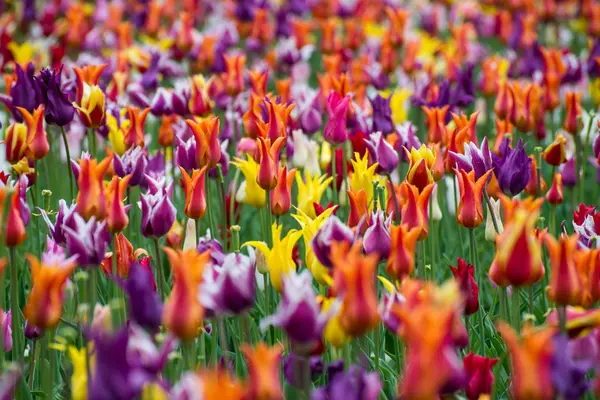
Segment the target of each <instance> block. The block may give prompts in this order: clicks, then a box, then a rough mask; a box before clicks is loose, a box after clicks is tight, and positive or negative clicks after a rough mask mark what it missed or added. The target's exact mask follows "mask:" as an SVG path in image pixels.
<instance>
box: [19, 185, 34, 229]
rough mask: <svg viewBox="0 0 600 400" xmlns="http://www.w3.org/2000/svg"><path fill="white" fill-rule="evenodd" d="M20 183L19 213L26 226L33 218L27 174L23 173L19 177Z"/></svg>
mask: <svg viewBox="0 0 600 400" xmlns="http://www.w3.org/2000/svg"><path fill="white" fill-rule="evenodd" d="M18 184H19V214H21V219H22V220H23V224H24V225H25V227H27V226H28V225H29V221H30V219H31V211H30V210H29V204H28V203H27V188H28V187H29V179H28V178H27V175H25V174H22V175H21V176H20V177H19V179H18Z"/></svg>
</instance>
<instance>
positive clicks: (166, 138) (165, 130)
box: [158, 114, 177, 147]
mask: <svg viewBox="0 0 600 400" xmlns="http://www.w3.org/2000/svg"><path fill="white" fill-rule="evenodd" d="M176 122H177V115H175V114H172V115H164V116H163V117H162V118H161V120H160V127H159V128H158V144H159V145H161V146H162V147H171V146H172V145H173V139H175V130H174V129H173V125H175V123H176Z"/></svg>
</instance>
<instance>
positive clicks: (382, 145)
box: [365, 132, 399, 175]
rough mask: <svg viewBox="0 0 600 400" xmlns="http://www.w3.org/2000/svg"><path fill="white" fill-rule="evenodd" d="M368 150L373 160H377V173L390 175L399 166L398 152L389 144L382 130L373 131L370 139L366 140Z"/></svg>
mask: <svg viewBox="0 0 600 400" xmlns="http://www.w3.org/2000/svg"><path fill="white" fill-rule="evenodd" d="M365 144H366V145H367V151H368V152H369V157H370V158H371V161H372V162H377V173H379V174H385V175H389V174H391V173H392V172H393V171H394V170H395V169H396V167H397V166H398V162H399V158H398V153H397V152H396V150H394V148H393V147H392V145H391V144H389V143H388V142H387V141H386V140H385V139H384V137H383V135H382V134H381V132H373V133H371V135H370V136H369V139H368V140H365Z"/></svg>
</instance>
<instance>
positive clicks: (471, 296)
mask: <svg viewBox="0 0 600 400" xmlns="http://www.w3.org/2000/svg"><path fill="white" fill-rule="evenodd" d="M450 269H451V270H452V275H454V279H456V281H457V282H458V285H459V287H460V292H461V293H462V295H463V297H464V299H465V308H464V314H465V315H471V314H475V313H476V312H477V310H479V286H478V285H477V282H476V281H475V278H474V274H475V267H474V266H473V265H472V264H467V262H466V261H465V260H463V259H462V258H460V257H458V265H457V266H456V267H453V266H452V265H450Z"/></svg>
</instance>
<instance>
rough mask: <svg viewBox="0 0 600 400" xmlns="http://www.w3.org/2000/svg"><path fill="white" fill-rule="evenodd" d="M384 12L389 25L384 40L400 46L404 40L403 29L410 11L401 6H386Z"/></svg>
mask: <svg viewBox="0 0 600 400" xmlns="http://www.w3.org/2000/svg"><path fill="white" fill-rule="evenodd" d="M385 13H386V15H387V16H388V18H389V20H390V26H389V28H388V30H387V34H386V35H385V36H384V40H385V41H386V42H388V43H390V44H391V45H392V46H394V47H400V46H402V43H403V42H404V30H405V28H406V21H407V20H408V17H409V16H410V13H409V12H408V11H406V10H405V9H403V8H401V7H398V8H396V9H393V8H391V7H386V9H385Z"/></svg>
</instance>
